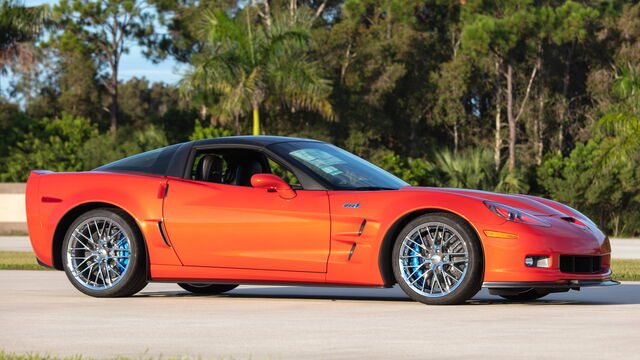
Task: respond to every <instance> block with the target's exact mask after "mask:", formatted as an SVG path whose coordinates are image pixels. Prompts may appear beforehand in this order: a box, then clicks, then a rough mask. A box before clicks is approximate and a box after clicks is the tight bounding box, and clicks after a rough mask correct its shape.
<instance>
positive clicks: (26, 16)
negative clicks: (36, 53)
mask: <svg viewBox="0 0 640 360" xmlns="http://www.w3.org/2000/svg"><path fill="white" fill-rule="evenodd" d="M47 17H48V8H47V7H46V6H34V7H26V6H24V5H22V4H21V3H18V2H15V1H13V0H0V74H4V73H5V72H6V67H7V66H8V65H10V64H12V63H15V62H18V63H20V64H21V65H29V64H30V63H32V62H33V53H32V51H30V49H29V47H28V45H27V44H29V43H30V42H33V41H35V40H36V39H37V38H38V35H39V34H40V32H41V30H42V28H43V26H44V24H45V21H46V19H47Z"/></svg>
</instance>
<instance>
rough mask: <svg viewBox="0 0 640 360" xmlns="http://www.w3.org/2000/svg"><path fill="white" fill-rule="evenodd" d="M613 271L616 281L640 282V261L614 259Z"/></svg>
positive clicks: (612, 262)
mask: <svg viewBox="0 0 640 360" xmlns="http://www.w3.org/2000/svg"><path fill="white" fill-rule="evenodd" d="M611 270H612V271H613V279H614V280H619V281H640V259H613V260H612V261H611Z"/></svg>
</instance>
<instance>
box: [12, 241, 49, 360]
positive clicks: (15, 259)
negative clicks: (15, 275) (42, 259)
mask: <svg viewBox="0 0 640 360" xmlns="http://www.w3.org/2000/svg"><path fill="white" fill-rule="evenodd" d="M0 270H51V269H50V268H47V267H44V266H41V265H39V264H38V262H37V261H36V255H35V254H34V253H33V252H31V251H0ZM0 360H2V358H1V357H0Z"/></svg>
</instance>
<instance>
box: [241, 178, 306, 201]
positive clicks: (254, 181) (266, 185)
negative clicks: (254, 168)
mask: <svg viewBox="0 0 640 360" xmlns="http://www.w3.org/2000/svg"><path fill="white" fill-rule="evenodd" d="M251 186H253V187H254V188H259V189H266V190H267V191H269V192H277V193H278V194H279V195H280V197H282V198H283V199H293V198H294V197H296V192H295V191H294V190H293V189H292V188H291V186H289V184H287V183H286V182H285V181H284V180H282V178H280V177H279V176H277V175H273V174H255V175H253V176H252V177H251Z"/></svg>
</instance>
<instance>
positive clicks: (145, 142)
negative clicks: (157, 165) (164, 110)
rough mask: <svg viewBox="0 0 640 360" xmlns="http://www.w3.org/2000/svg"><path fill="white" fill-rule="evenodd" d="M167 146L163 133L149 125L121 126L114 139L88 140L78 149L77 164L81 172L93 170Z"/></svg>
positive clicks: (104, 136)
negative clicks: (136, 126)
mask: <svg viewBox="0 0 640 360" xmlns="http://www.w3.org/2000/svg"><path fill="white" fill-rule="evenodd" d="M167 145H169V143H168V141H167V138H166V136H165V134H164V132H163V131H162V130H161V129H159V128H158V127H156V126H153V125H149V126H148V127H146V128H143V129H133V128H131V127H127V126H122V127H120V129H118V136H117V137H116V139H114V138H113V137H112V136H111V134H102V135H97V136H94V137H92V138H91V139H88V140H87V142H86V143H85V144H83V146H82V147H81V148H80V149H79V153H78V160H79V161H78V163H79V166H81V168H82V169H83V170H90V169H94V168H96V167H98V166H100V165H104V164H107V163H110V162H113V161H115V160H118V159H122V158H125V157H127V156H131V155H135V154H139V153H141V152H145V151H149V150H153V149H157V148H161V147H163V146H167Z"/></svg>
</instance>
